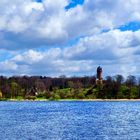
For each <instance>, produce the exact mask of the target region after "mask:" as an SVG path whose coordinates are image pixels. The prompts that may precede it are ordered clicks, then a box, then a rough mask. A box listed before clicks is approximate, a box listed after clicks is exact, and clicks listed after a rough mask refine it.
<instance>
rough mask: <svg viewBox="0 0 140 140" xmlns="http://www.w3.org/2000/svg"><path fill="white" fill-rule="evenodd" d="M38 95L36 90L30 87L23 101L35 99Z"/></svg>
mask: <svg viewBox="0 0 140 140" xmlns="http://www.w3.org/2000/svg"><path fill="white" fill-rule="evenodd" d="M37 95H38V93H37V89H36V88H35V87H32V88H31V89H30V90H29V91H28V92H27V93H26V95H25V99H30V98H35V97H36V96H37Z"/></svg>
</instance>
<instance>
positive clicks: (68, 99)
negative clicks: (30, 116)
mask: <svg viewBox="0 0 140 140" xmlns="http://www.w3.org/2000/svg"><path fill="white" fill-rule="evenodd" d="M0 101H60V102H61V101H93V102H94V101H107V102H108V101H111V102H112V101H114V102H115V101H122V102H123V101H140V99H58V100H49V99H35V100H28V99H0Z"/></svg>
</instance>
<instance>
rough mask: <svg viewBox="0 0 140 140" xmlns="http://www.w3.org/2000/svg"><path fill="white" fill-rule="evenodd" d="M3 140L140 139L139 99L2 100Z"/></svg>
mask: <svg viewBox="0 0 140 140" xmlns="http://www.w3.org/2000/svg"><path fill="white" fill-rule="evenodd" d="M0 140H140V102H127V101H126V102H82V101H81V102H80V101H79V102H78V101H77V102H76V101H72V102H0Z"/></svg>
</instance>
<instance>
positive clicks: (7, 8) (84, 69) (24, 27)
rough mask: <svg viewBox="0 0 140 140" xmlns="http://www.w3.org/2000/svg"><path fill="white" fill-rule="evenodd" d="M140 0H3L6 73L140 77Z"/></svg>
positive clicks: (1, 62)
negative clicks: (98, 73)
mask: <svg viewBox="0 0 140 140" xmlns="http://www.w3.org/2000/svg"><path fill="white" fill-rule="evenodd" d="M139 5H140V0H125V2H124V0H115V1H114V0H20V1H19V0H10V1H9V0H0V75H5V76H13V75H43V76H52V77H57V76H60V75H66V76H85V75H87V76H91V75H95V73H96V68H97V66H99V65H100V66H101V67H102V68H103V75H104V76H107V75H111V76H113V75H116V74H122V75H124V76H127V75H135V76H139V75H140V73H139V72H140V71H139V70H140V8H139Z"/></svg>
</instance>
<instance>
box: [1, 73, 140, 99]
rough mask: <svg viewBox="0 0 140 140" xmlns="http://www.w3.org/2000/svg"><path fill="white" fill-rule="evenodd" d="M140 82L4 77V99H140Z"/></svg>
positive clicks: (118, 77)
mask: <svg viewBox="0 0 140 140" xmlns="http://www.w3.org/2000/svg"><path fill="white" fill-rule="evenodd" d="M139 98H140V79H139V78H136V77H135V76H132V75H129V76H128V77H127V78H124V77H123V76H122V75H115V76H112V77H111V76H107V77H105V78H104V80H103V84H101V85H97V84H96V76H84V77H66V76H64V75H63V76H60V77H59V78H51V77H45V76H13V77H4V76H0V100H9V99H16V100H24V99H27V100H35V99H38V100H41V99H48V100H59V99H139Z"/></svg>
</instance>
